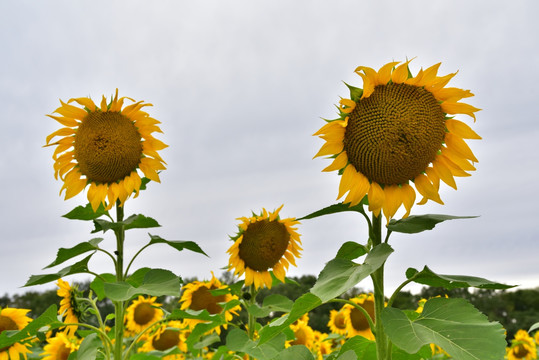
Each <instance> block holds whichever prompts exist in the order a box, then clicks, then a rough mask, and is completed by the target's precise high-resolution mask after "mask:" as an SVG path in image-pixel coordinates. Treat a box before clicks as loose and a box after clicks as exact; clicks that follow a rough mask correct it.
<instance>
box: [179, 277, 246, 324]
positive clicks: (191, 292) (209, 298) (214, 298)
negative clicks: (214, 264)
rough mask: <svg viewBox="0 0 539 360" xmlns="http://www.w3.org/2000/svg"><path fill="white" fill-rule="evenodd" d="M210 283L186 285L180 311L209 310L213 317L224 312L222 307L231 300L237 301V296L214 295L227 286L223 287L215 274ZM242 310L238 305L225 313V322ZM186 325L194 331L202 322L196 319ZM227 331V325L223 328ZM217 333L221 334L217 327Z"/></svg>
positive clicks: (188, 321)
mask: <svg viewBox="0 0 539 360" xmlns="http://www.w3.org/2000/svg"><path fill="white" fill-rule="evenodd" d="M211 275H212V277H211V280H210V281H193V282H191V283H189V284H186V285H184V287H183V294H182V297H181V298H180V301H179V302H180V303H181V306H180V309H181V310H186V309H191V310H194V311H199V310H207V311H208V312H209V313H210V314H211V315H215V314H220V313H222V312H223V307H222V305H223V304H224V303H227V302H229V301H231V300H237V299H238V297H237V296H236V295H232V294H230V293H228V292H227V293H225V294H221V295H213V294H212V293H211V292H212V290H224V289H226V288H227V286H226V285H222V284H221V282H220V281H219V280H218V279H217V278H216V277H215V275H214V274H213V272H212V273H211ZM240 310H241V306H239V305H237V306H234V307H233V308H231V309H229V310H226V311H225V320H226V321H231V320H232V318H233V317H234V315H238V314H239V311H240ZM185 321H186V323H187V324H188V325H189V327H190V328H191V329H192V328H193V327H194V326H195V325H196V324H198V323H200V322H202V321H201V320H196V319H185ZM223 327H224V328H225V329H226V325H224V326H223ZM215 330H216V332H217V333H218V334H219V333H220V332H221V329H220V328H219V327H217V328H216V329H215Z"/></svg>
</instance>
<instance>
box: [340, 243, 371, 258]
mask: <svg viewBox="0 0 539 360" xmlns="http://www.w3.org/2000/svg"><path fill="white" fill-rule="evenodd" d="M367 252H368V250H367V247H366V246H365V245H361V244H358V243H357V242H354V241H347V242H345V243H344V244H342V245H341V247H340V248H339V251H338V252H337V255H335V257H336V258H341V259H347V260H354V259H357V258H358V257H360V256H363V255H365V254H366V253H367Z"/></svg>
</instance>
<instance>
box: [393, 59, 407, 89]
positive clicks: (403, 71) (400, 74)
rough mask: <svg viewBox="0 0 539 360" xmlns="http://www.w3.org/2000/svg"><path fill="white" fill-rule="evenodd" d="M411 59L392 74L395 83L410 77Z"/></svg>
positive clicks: (400, 82)
mask: <svg viewBox="0 0 539 360" xmlns="http://www.w3.org/2000/svg"><path fill="white" fill-rule="evenodd" d="M410 61H411V60H408V61H407V62H405V63H404V64H401V65H399V66H397V68H396V69H395V70H394V71H393V73H392V74H391V80H392V81H393V82H394V83H395V84H402V83H404V82H405V81H406V79H408V64H409V63H410Z"/></svg>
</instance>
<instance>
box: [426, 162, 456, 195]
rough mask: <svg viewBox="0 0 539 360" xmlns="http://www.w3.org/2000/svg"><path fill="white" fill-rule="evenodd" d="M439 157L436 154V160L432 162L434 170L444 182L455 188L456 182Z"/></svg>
mask: <svg viewBox="0 0 539 360" xmlns="http://www.w3.org/2000/svg"><path fill="white" fill-rule="evenodd" d="M439 157H440V155H437V156H436V160H435V161H434V162H433V163H432V168H433V170H434V172H435V173H436V175H438V178H440V179H441V180H442V181H443V182H444V183H446V184H447V185H449V186H451V187H452V188H453V189H455V190H457V184H456V183H455V179H454V178H453V174H452V173H451V170H450V169H449V168H448V167H447V166H445V165H444V164H443V160H442V161H439Z"/></svg>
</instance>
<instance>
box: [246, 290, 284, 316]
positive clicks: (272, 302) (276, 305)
mask: <svg viewBox="0 0 539 360" xmlns="http://www.w3.org/2000/svg"><path fill="white" fill-rule="evenodd" d="M293 305H294V302H293V301H292V300H290V299H289V298H287V297H286V296H283V295H279V294H272V295H268V296H266V297H265V298H264V302H263V304H262V307H260V306H258V305H252V306H249V308H248V311H249V314H251V315H254V316H255V317H258V318H261V317H266V316H268V315H269V314H270V313H272V312H274V311H282V312H290V310H291V309H292V306H293Z"/></svg>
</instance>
